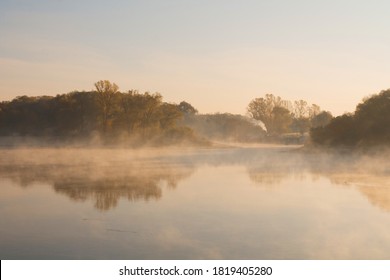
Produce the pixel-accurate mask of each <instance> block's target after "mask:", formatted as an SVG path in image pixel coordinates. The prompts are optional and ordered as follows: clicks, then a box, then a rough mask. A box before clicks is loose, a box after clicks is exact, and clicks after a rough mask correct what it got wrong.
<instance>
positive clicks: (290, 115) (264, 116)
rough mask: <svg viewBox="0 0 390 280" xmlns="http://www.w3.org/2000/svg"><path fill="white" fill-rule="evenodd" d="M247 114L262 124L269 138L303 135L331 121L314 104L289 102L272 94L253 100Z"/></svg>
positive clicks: (300, 101)
mask: <svg viewBox="0 0 390 280" xmlns="http://www.w3.org/2000/svg"><path fill="white" fill-rule="evenodd" d="M247 112H248V115H249V116H250V117H251V118H253V119H255V120H258V121H261V122H262V123H263V124H264V126H265V127H266V130H267V134H268V136H271V137H278V136H279V137H280V136H282V135H285V134H292V133H297V134H301V135H303V134H305V133H307V132H309V130H310V128H311V127H317V126H323V125H326V124H328V123H329V121H330V120H331V119H332V115H331V114H330V113H329V112H325V111H321V109H320V107H319V106H318V105H316V104H312V105H309V104H308V103H307V102H306V101H304V100H297V101H294V102H291V101H288V100H283V99H282V98H281V97H279V96H274V95H273V94H266V95H265V96H264V97H261V98H255V99H253V100H252V101H251V102H250V103H249V105H248V107H247Z"/></svg>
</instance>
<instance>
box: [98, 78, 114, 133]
mask: <svg viewBox="0 0 390 280" xmlns="http://www.w3.org/2000/svg"><path fill="white" fill-rule="evenodd" d="M95 89H96V93H97V100H98V102H99V105H100V109H101V118H102V120H101V123H102V128H103V132H106V131H107V128H108V126H109V120H110V117H111V115H112V113H113V108H114V104H115V102H114V101H115V95H116V94H117V93H118V89H119V87H118V86H117V85H116V84H115V83H111V82H110V81H108V80H100V81H98V82H96V83H95Z"/></svg>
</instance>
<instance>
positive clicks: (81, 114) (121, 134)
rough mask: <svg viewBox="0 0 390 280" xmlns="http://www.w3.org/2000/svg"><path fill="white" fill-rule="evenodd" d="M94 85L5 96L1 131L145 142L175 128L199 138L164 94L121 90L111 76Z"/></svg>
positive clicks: (4, 133)
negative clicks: (86, 89) (76, 89)
mask: <svg viewBox="0 0 390 280" xmlns="http://www.w3.org/2000/svg"><path fill="white" fill-rule="evenodd" d="M95 89H96V90H95V91H91V92H71V93H67V94H60V95H57V96H55V97H52V96H38V97H28V96H20V97H17V98H15V99H13V100H12V101H5V102H1V103H0V135H1V136H23V137H25V136H35V137H46V138H54V139H62V140H73V139H81V138H88V137H92V136H96V135H98V136H99V137H100V138H101V140H102V141H103V143H115V142H116V141H119V140H127V142H131V141H133V142H134V140H135V139H137V141H138V142H139V143H145V142H147V141H152V140H153V139H160V140H162V137H163V136H167V135H168V134H167V131H171V132H172V131H175V133H176V135H177V134H180V137H179V136H177V137H171V138H172V139H183V138H185V136H186V135H188V136H190V137H191V139H194V135H193V133H191V132H190V131H188V130H186V129H184V130H182V129H181V128H180V127H179V125H178V121H179V120H180V119H181V118H182V116H183V113H182V111H181V110H180V108H179V106H178V105H175V104H170V103H166V102H163V100H162V96H161V95H160V94H158V93H155V94H150V93H148V92H146V93H144V94H140V93H138V92H137V91H129V92H127V93H121V92H119V91H118V86H117V85H116V84H114V83H111V82H109V81H107V80H105V81H99V82H97V83H95ZM178 131H182V132H178ZM183 131H185V133H184V132H183Z"/></svg>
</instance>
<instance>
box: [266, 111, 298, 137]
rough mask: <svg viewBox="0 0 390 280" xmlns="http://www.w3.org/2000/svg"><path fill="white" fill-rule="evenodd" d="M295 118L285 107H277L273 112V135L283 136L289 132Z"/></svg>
mask: <svg viewBox="0 0 390 280" xmlns="http://www.w3.org/2000/svg"><path fill="white" fill-rule="evenodd" d="M292 120H293V118H292V115H291V113H290V111H289V110H287V109H286V108H284V107H280V106H276V107H274V108H273V110H272V126H271V127H270V128H271V131H269V132H270V133H271V134H277V135H279V134H282V133H286V132H288V129H289V126H290V124H291V122H292Z"/></svg>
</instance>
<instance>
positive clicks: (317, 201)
mask: <svg viewBox="0 0 390 280" xmlns="http://www.w3.org/2000/svg"><path fill="white" fill-rule="evenodd" d="M386 159H387V157H386V156H384V155H383V156H382V157H378V156H377V157H365V156H357V155H355V156H352V155H342V156H337V155H335V154H332V155H320V154H316V153H303V152H301V151H299V150H296V149H294V148H287V147H271V148H269V147H267V148H264V147H263V148H262V147H256V148H254V147H247V148H229V149H222V148H221V149H196V150H191V149H181V150H179V149H177V150H175V149H171V150H164V151H162V150H158V149H155V150H153V149H150V150H143V151H134V150H116V149H113V150H109V149H107V150H83V149H71V150H61V149H60V150H55V149H47V150H45V149H38V150H28V149H26V150H23V149H20V150H9V151H6V150H0V178H1V180H0V211H1V213H2V215H0V257H1V258H2V259H9V258H21V259H30V258H38V259H74V258H81V259H267V258H268V259H352V258H357V259H375V258H377V259H388V258H390V253H389V252H390V236H389V234H388V228H389V227H390V214H389V213H388V211H389V210H390V178H389V177H390V168H389V163H388V162H387V160H386ZM47 186H48V187H47ZM340 186H342V187H340ZM170 190H173V191H170ZM57 194H61V195H57ZM68 198H69V199H70V200H69V199H68ZM123 200H128V202H127V203H123ZM80 201H82V202H83V201H86V202H88V203H73V202H80ZM91 202H92V204H93V205H94V207H91V205H90V203H91ZM145 202H148V203H145ZM368 202H370V203H368ZM380 209H381V210H384V211H380ZM107 210H110V211H107Z"/></svg>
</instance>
